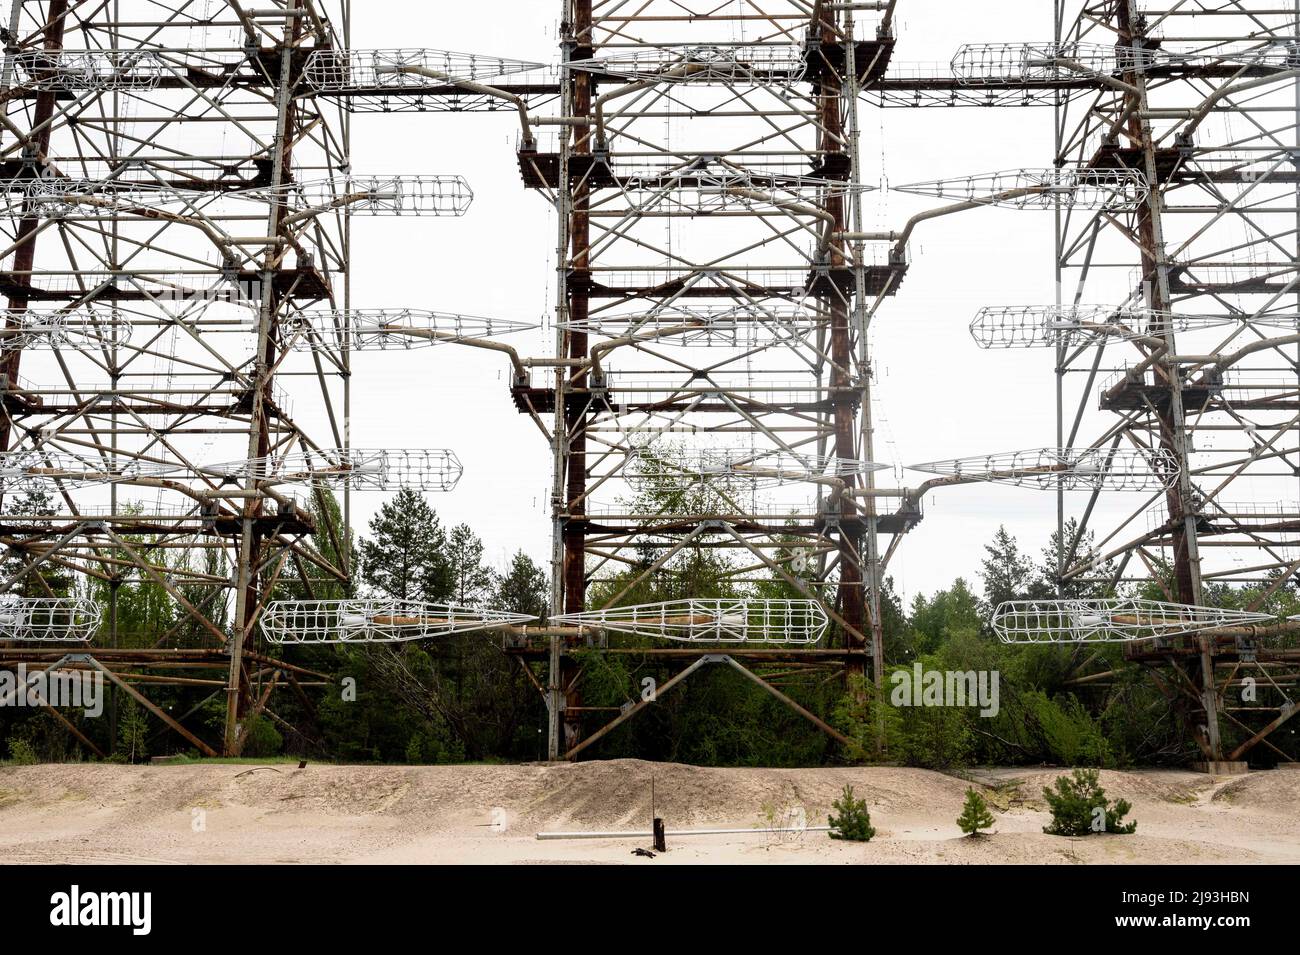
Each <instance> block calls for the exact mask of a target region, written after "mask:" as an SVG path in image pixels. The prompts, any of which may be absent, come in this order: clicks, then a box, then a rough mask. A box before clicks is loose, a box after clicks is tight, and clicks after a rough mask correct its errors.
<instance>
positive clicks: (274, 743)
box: [243, 716, 284, 758]
mask: <svg viewBox="0 0 1300 955" xmlns="http://www.w3.org/2000/svg"><path fill="white" fill-rule="evenodd" d="M283 746H284V737H283V736H281V735H280V731H279V730H277V729H276V728H275V727H274V726H273V725H272V724H271V721H270V720H268V719H266V717H264V716H255V717H253V718H252V720H251V721H250V722H249V724H248V731H247V732H246V733H245V734H244V749H243V755H245V756H249V757H253V758H264V757H267V756H278V755H279V754H280V750H281V748H282V747H283Z"/></svg>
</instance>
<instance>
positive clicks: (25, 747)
mask: <svg viewBox="0 0 1300 955" xmlns="http://www.w3.org/2000/svg"><path fill="white" fill-rule="evenodd" d="M5 742H6V743H7V744H8V746H9V758H10V759H11V760H13V761H14V762H15V763H17V764H18V765H19V766H31V765H32V764H33V763H35V762H37V759H36V749H35V748H34V747H33V746H32V744H31V743H29V742H28V741H27V740H25V739H23V738H22V737H21V736H10V737H9V739H7V740H5Z"/></svg>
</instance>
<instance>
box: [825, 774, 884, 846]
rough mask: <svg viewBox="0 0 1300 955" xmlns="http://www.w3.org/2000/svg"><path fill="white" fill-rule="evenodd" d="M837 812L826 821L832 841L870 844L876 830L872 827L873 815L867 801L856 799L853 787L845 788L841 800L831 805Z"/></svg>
mask: <svg viewBox="0 0 1300 955" xmlns="http://www.w3.org/2000/svg"><path fill="white" fill-rule="evenodd" d="M831 808H832V809H834V810H835V812H834V813H833V814H832V815H831V816H830V817H829V818H828V819H827V820H826V821H827V822H829V823H830V826H831V832H830V836H831V838H832V839H845V840H848V841H850V842H870V841H871V837H872V836H874V835H875V834H876V830H875V829H874V828H872V826H871V813H870V812H868V811H867V801H866V800H865V799H855V798H854V796H853V787H852V786H845V787H844V792H843V793H842V794H841V795H840V798H839V799H837V800H835V801H834V802H833V803H831Z"/></svg>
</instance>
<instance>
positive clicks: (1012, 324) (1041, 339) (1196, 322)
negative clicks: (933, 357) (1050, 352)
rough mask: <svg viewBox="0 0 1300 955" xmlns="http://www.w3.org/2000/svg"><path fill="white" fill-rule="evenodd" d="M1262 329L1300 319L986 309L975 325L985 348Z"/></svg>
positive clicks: (1099, 309)
mask: <svg viewBox="0 0 1300 955" xmlns="http://www.w3.org/2000/svg"><path fill="white" fill-rule="evenodd" d="M1242 324H1250V325H1258V326H1262V327H1270V328H1286V329H1295V328H1297V327H1298V326H1300V315H1296V314H1294V313H1292V314H1263V315H1179V314H1175V313H1172V312H1164V311H1158V310H1155V309H1149V308H1142V307H1135V306H1128V305H1120V306H1116V305H986V306H984V307H983V308H981V309H980V310H979V312H978V314H976V316H975V319H974V321H972V322H971V325H970V333H971V337H972V338H973V339H975V343H976V344H977V345H979V347H980V348H1054V347H1057V346H1065V347H1067V348H1075V347H1080V346H1085V345H1093V344H1096V343H1097V342H1100V341H1103V340H1112V341H1132V340H1134V339H1139V338H1150V337H1155V336H1159V335H1162V334H1163V331H1162V329H1163V328H1164V327H1165V326H1168V327H1169V328H1171V329H1172V330H1173V331H1175V332H1187V331H1195V330H1198V329H1203V328H1219V327H1223V326H1231V325H1242Z"/></svg>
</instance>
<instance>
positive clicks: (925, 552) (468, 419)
mask: <svg viewBox="0 0 1300 955" xmlns="http://www.w3.org/2000/svg"><path fill="white" fill-rule="evenodd" d="M560 6H561V4H560V2H559V0H502V2H499V3H496V4H492V5H491V6H490V7H489V8H486V9H488V10H490V17H487V18H485V7H484V6H482V5H479V4H461V3H448V2H435V3H419V4H415V3H406V2H397V0H368V2H366V3H357V4H355V5H354V16H355V23H354V25H353V34H354V35H353V42H352V45H353V46H354V47H355V48H393V47H431V48H441V49H451V50H458V51H466V52H479V53H486V54H491V55H498V56H504V57H515V58H520V59H530V60H537V61H543V62H550V61H554V60H555V59H557V58H558V57H557V50H556V47H555V42H556V33H557V20H558V15H559V11H560ZM485 23H486V29H485ZM897 32H898V46H897V50H896V53H895V61H896V62H897V61H933V62H935V63H936V69H944V70H946V63H947V61H948V60H949V59H950V58H951V56H952V54H953V52H954V51H955V50H956V48H957V47H958V46H959V45H960V44H962V43H966V42H980V41H983V42H992V41H1014V40H1031V39H1034V40H1042V39H1049V38H1050V37H1051V35H1052V4H1051V3H1050V2H1047V0H1036V2H1029V0H999V2H997V3H994V4H972V3H954V2H952V0H900V3H899V11H898V31H897ZM939 64H943V65H942V66H940V65H939ZM862 115H863V123H864V138H863V145H864V164H865V165H866V166H867V167H868V169H870V168H871V166H872V165H873V163H874V162H876V161H879V162H880V167H879V168H880V173H879V175H880V180H881V181H878V182H877V183H875V184H877V185H885V184H887V182H891V181H892V182H894V183H896V184H899V183H905V182H915V181H919V180H928V179H935V178H941V177H945V176H946V177H952V176H960V175H969V174H972V173H979V172H990V171H994V170H1000V169H1012V168H1017V167H1022V166H1024V167H1045V166H1048V165H1050V164H1051V158H1052V111H1051V109H1050V108H1034V109H1002V110H991V109H970V108H966V109H923V110H902V109H889V110H879V109H876V108H874V107H867V108H865V109H864V110H863V114H862ZM516 128H517V119H516V118H515V117H514V116H513V115H512V114H510V113H494V114H486V115H484V114H478V115H475V114H460V115H456V114H451V115H449V114H438V113H428V114H400V115H399V114H392V115H360V116H358V117H357V119H356V123H355V126H354V135H353V159H354V168H355V169H356V171H357V172H358V173H366V172H392V173H460V174H462V175H464V176H465V177H466V178H467V179H468V180H469V181H470V183H471V185H472V186H473V188H474V192H475V201H474V204H473V207H472V208H471V209H470V211H469V214H468V215H467V216H465V217H464V218H461V219H429V218H411V219H358V220H356V224H355V227H354V243H353V263H354V266H353V273H352V274H353V305H354V306H356V307H385V306H410V307H419V308H431V309H437V310H445V311H459V312H464V313H468V314H480V315H496V316H500V317H502V318H513V319H521V320H530V321H539V320H541V319H542V318H543V317H544V316H545V317H546V320H547V321H548V322H549V320H550V314H551V310H552V306H553V301H554V287H555V282H554V268H555V261H554V258H555V256H554V247H555V224H554V220H553V216H552V212H551V208H550V206H549V205H548V204H547V203H546V201H545V200H544V199H543V198H542V197H541V196H540V195H538V194H536V193H532V192H529V191H527V190H525V189H524V188H523V186H522V184H521V182H520V179H519V175H518V171H517V167H516V165H515V156H514V143H515V131H516ZM939 201H940V200H927V199H923V198H918V197H913V196H908V195H903V194H892V195H891V194H890V193H888V192H884V191H881V192H876V193H873V194H872V195H871V197H870V198H869V201H868V205H867V215H868V223H867V228H869V229H870V228H873V227H879V228H885V229H888V228H899V227H901V226H902V224H903V222H904V221H905V220H906V219H907V217H908V216H909V215H911V214H912V213H914V212H916V211H919V210H920V209H923V208H927V207H929V206H930V205H933V204H935V203H937V202H939ZM912 260H913V261H912V267H911V270H910V272H909V273H908V276H907V279H906V281H905V282H904V283H903V286H902V289H901V292H900V293H899V295H898V296H897V297H896V298H893V299H891V300H890V301H889V302H888V303H887V304H886V305H885V306H884V308H883V309H882V310H881V312H880V313H879V315H878V316H877V318H876V320H875V326H874V335H873V348H874V355H875V361H876V369H877V383H878V387H877V392H876V394H877V406H876V409H875V410H876V416H877V422H878V450H877V454H876V457H877V459H878V460H881V461H884V462H888V463H891V464H893V465H904V464H914V463H917V462H923V461H931V460H935V459H940V458H951V457H959V456H964V455H970V454H981V453H988V452H994V451H1011V450H1018V449H1022V448H1030V447H1035V446H1050V445H1052V444H1054V443H1055V439H1054V434H1055V417H1054V412H1053V375H1052V365H1053V360H1052V354H1051V353H1050V352H1049V351H1042V350H1025V351H981V350H980V349H978V348H976V347H975V345H974V343H973V341H972V340H971V338H970V336H969V334H968V332H967V326H968V325H969V323H970V320H971V318H972V317H973V316H974V314H975V312H976V311H977V310H978V309H979V307H980V306H982V305H990V304H1015V303H1024V304H1037V303H1047V302H1051V301H1053V299H1054V292H1053V284H1052V283H1053V273H1052V216H1051V214H1050V213H1046V212H1033V211H1024V212H1020V211H1014V210H1000V209H989V210H979V211H976V212H973V213H968V214H965V215H962V216H957V217H953V218H948V219H945V220H942V221H940V222H937V223H930V224H928V225H923V226H921V227H920V229H919V230H918V232H917V234H916V237H915V238H914V240H913V243H912ZM511 341H512V343H513V344H516V345H517V346H518V347H519V348H520V350H521V351H523V352H525V353H528V354H533V355H548V354H550V353H551V352H552V348H553V345H552V342H553V332H552V331H551V330H550V328H549V327H548V328H546V329H545V330H543V331H538V332H536V333H531V334H525V335H520V336H514V337H513V338H512V339H511ZM354 367H355V369H356V378H355V385H354V391H353V414H352V435H353V444H354V445H355V446H357V447H382V446H385V445H390V446H394V447H449V448H453V449H454V450H455V451H456V452H457V453H458V454H459V455H460V457H461V459H462V460H463V461H464V463H465V477H464V480H463V481H462V482H461V484H460V486H459V487H458V488H457V489H456V490H455V491H454V492H452V493H450V494H442V495H431V501H432V503H433V504H434V505H435V506H436V507H437V509H438V511H439V512H440V513H441V514H442V515H443V517H444V519H445V520H446V521H448V522H452V523H455V522H460V521H465V522H468V523H470V524H471V525H473V527H474V528H475V529H476V530H477V531H478V533H479V534H480V535H481V536H482V537H483V539H484V541H485V543H486V544H487V548H488V553H489V555H490V557H491V559H492V560H493V561H494V562H496V563H498V564H502V563H504V561H505V559H506V557H507V555H508V554H509V553H510V552H512V551H513V550H515V549H517V548H520V547H522V548H523V549H524V550H526V551H527V552H529V553H530V554H532V555H533V556H534V558H535V559H537V560H538V561H539V562H544V561H545V560H546V559H547V558H548V556H549V538H550V522H549V514H548V506H547V497H548V493H549V456H548V450H547V446H546V443H545V441H544V440H543V438H542V436H541V434H540V433H539V432H538V431H537V429H536V427H535V426H534V425H533V424H532V423H531V421H529V419H527V418H526V417H525V416H521V415H519V414H518V413H516V411H515V409H514V406H513V405H512V403H511V401H510V396H509V393H508V390H507V388H508V380H509V376H508V366H507V363H506V362H505V361H504V360H503V359H502V358H500V357H498V356H496V355H492V354H488V353H480V352H477V351H475V350H472V349H465V348H457V347H454V346H448V347H445V348H433V349H427V350H416V351H412V352H409V353H394V352H387V353H366V354H360V355H358V356H356V360H355V365H354ZM880 478H881V483H882V484H884V483H885V482H886V481H888V480H889V477H888V475H887V474H886V473H883V472H882V474H881V475H880ZM895 479H896V480H902V481H904V482H906V483H907V484H909V485H914V484H915V483H917V482H918V481H919V480H922V479H924V475H918V474H916V473H914V472H901V471H900V472H897V473H896V475H895ZM383 499H384V496H383V495H379V494H357V495H354V505H353V506H354V523H355V524H356V525H357V527H358V528H360V529H363V530H364V525H365V521H366V519H367V518H368V516H369V514H370V513H372V512H373V510H374V509H375V508H376V507H378V505H379V504H380V503H381V502H382V500H383ZM1055 507H1056V505H1055V495H1054V494H1052V493H1050V492H1042V491H1035V490H1028V489H1020V488H1012V487H1002V486H970V487H965V488H955V489H949V490H948V491H947V492H946V493H944V494H943V496H942V497H932V498H930V499H929V500H928V501H927V502H926V517H925V520H924V521H923V522H922V523H921V524H920V526H919V527H917V528H916V529H915V530H914V531H913V532H912V533H911V534H910V535H909V536H908V538H907V539H906V541H905V542H904V543H903V545H902V546H901V548H900V552H899V554H898V555H897V556H896V557H895V559H894V562H893V563H892V564H891V567H890V573H891V574H892V576H893V577H894V578H895V581H896V583H897V585H898V586H899V588H900V589H901V590H902V591H903V592H904V593H905V594H906V596H907V597H908V598H909V599H910V598H911V596H912V595H914V594H916V593H918V592H925V593H929V592H932V591H933V590H935V589H937V588H939V587H943V586H946V585H947V584H948V583H949V582H950V581H951V580H952V578H953V577H956V576H958V575H963V576H966V577H968V578H973V576H974V573H975V571H976V569H977V568H978V565H979V560H980V559H981V557H982V556H983V549H982V547H983V544H984V543H985V542H986V541H987V540H988V539H989V538H990V537H991V536H992V534H993V532H994V531H995V530H996V529H997V526H998V525H999V524H1005V525H1006V526H1007V528H1008V529H1009V530H1010V531H1011V532H1012V533H1014V534H1016V535H1017V536H1019V537H1020V538H1021V540H1022V543H1023V544H1025V545H1026V546H1028V547H1030V549H1032V550H1033V552H1034V553H1035V554H1036V553H1037V551H1038V549H1039V548H1040V547H1041V546H1042V545H1044V544H1045V543H1046V541H1047V536H1048V534H1049V533H1050V532H1051V530H1052V529H1053V527H1054V526H1055Z"/></svg>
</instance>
